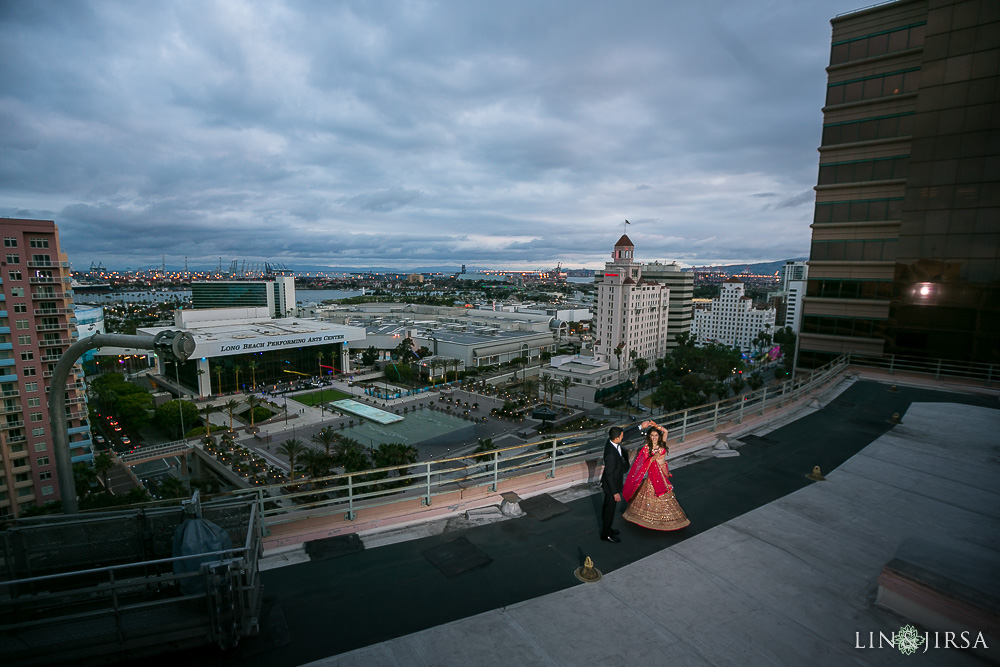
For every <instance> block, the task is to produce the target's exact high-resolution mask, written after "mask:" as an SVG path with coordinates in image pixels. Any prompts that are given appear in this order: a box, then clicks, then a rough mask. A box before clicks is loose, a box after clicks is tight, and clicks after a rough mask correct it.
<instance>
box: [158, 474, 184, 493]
mask: <svg viewBox="0 0 1000 667" xmlns="http://www.w3.org/2000/svg"><path fill="white" fill-rule="evenodd" d="M159 492H160V497H161V498H186V497H188V496H189V495H191V494H190V493H189V492H188V489H187V486H185V484H184V482H182V481H181V480H179V479H177V478H176V477H173V476H170V477H167V478H166V479H165V480H163V481H162V482H160V488H159Z"/></svg>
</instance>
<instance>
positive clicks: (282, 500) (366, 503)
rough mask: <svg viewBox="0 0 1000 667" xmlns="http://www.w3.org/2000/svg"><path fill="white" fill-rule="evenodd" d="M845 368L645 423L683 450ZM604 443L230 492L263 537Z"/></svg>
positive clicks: (596, 436)
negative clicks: (258, 519) (246, 502)
mask: <svg viewBox="0 0 1000 667" xmlns="http://www.w3.org/2000/svg"><path fill="white" fill-rule="evenodd" d="M847 367H848V357H847V356H846V355H845V356H843V357H840V358H838V359H836V360H834V361H833V362H830V363H829V364H827V365H826V366H824V367H822V368H820V369H817V370H816V371H814V372H812V373H810V374H809V375H808V376H803V377H800V378H796V379H789V380H786V381H785V382H782V383H781V384H780V385H778V386H776V387H763V388H761V389H758V390H756V391H751V392H748V393H744V394H740V395H739V396H734V397H730V398H726V399H723V400H720V401H715V402H713V403H707V404H705V405H699V406H695V407H691V408H686V409H684V410H677V411H674V412H670V413H666V414H662V415H658V416H654V417H652V418H653V419H656V421H657V422H658V423H659V424H660V425H661V426H663V427H665V428H667V429H669V430H670V437H671V439H676V440H677V441H678V442H681V443H683V442H684V441H685V439H687V438H690V437H693V436H695V435H699V434H704V433H705V432H714V431H717V430H718V429H720V428H722V427H724V426H727V425H738V424H741V423H743V421H744V420H745V419H749V418H750V417H756V416H759V415H763V414H765V412H766V411H767V410H768V409H772V408H781V407H784V406H785V405H786V404H788V403H792V402H794V401H797V400H799V399H801V398H803V397H805V396H806V395H808V394H810V393H812V392H814V391H815V390H816V389H817V388H819V387H820V386H823V385H825V384H828V383H830V382H831V381H832V380H834V379H836V378H837V377H839V376H840V375H841V374H842V373H843V372H844V370H845V369H846V368H847ZM605 437H606V431H605V429H604V428H603V427H602V428H600V429H593V430H589V431H577V432H570V433H563V434H561V435H554V436H552V437H548V438H542V439H539V440H536V441H533V442H529V443H525V444H519V445H515V446H512V447H505V448H497V449H494V450H490V451H488V452H476V453H470V454H465V455H462V456H456V457H452V458H446V459H438V460H434V461H426V462H423V463H418V464H409V465H397V466H389V467H385V468H378V469H374V470H366V471H363V472H353V473H344V474H338V475H329V476H325V477H320V478H316V479H304V478H303V479H300V480H293V481H289V482H283V483H280V484H271V485H268V486H261V487H256V488H253V489H248V490H243V491H235V492H232V493H236V494H241V493H243V494H255V495H256V497H257V500H258V502H259V503H260V504H261V516H262V518H263V521H264V530H265V535H266V534H268V527H270V526H276V525H280V524H287V523H292V522H296V521H301V520H304V519H313V518H317V517H322V516H331V515H342V516H343V517H344V519H346V520H348V521H353V520H354V519H356V518H357V512H358V510H359V509H362V508H374V507H379V506H384V505H391V504H394V503H400V502H412V501H414V500H417V499H419V500H420V502H421V504H423V505H427V506H429V505H431V504H432V503H433V502H434V499H435V498H436V497H438V496H441V495H444V494H450V493H453V492H455V491H456V490H459V489H469V488H475V487H488V490H489V491H491V492H498V491H499V490H500V487H501V485H513V484H515V483H516V481H517V480H518V479H519V478H522V477H525V476H528V475H535V474H538V473H540V472H544V473H545V474H546V475H547V476H549V477H552V478H555V477H557V476H558V474H559V471H560V469H562V468H565V467H567V466H575V465H578V464H579V463H580V462H581V461H587V460H590V459H593V458H594V457H595V456H599V455H600V454H601V452H602V451H603V447H604V439H605ZM470 459H472V460H473V462H472V463H470V462H469V461H470Z"/></svg>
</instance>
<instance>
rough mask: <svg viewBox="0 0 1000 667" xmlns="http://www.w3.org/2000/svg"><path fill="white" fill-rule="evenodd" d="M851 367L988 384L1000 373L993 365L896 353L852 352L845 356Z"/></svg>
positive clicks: (891, 373)
mask: <svg viewBox="0 0 1000 667" xmlns="http://www.w3.org/2000/svg"><path fill="white" fill-rule="evenodd" d="M847 357H848V360H849V361H848V362H849V363H850V364H851V365H852V366H861V367H864V368H878V369H881V370H885V371H888V373H889V374H890V375H894V374H896V373H916V374H918V375H931V376H933V377H934V379H941V378H943V377H950V378H963V379H968V380H974V381H977V382H983V383H985V384H986V386H987V387H989V386H991V385H992V384H993V381H994V379H997V378H998V376H1000V368H998V367H997V365H996V364H985V363H979V362H975V361H954V360H951V359H924V358H921V357H909V356H904V355H898V354H887V355H872V354H858V353H857V352H851V353H849V354H848V355H847Z"/></svg>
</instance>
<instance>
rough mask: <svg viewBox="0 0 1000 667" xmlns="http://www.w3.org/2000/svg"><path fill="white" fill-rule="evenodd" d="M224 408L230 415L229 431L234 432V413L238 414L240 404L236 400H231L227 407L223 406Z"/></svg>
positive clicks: (227, 402) (226, 404)
mask: <svg viewBox="0 0 1000 667" xmlns="http://www.w3.org/2000/svg"><path fill="white" fill-rule="evenodd" d="M222 407H223V408H225V410H226V412H228V413H229V430H230V431H232V430H233V413H234V412H236V410H237V408H239V407H240V402H239V401H237V400H236V399H235V398H231V399H229V400H228V401H226V403H225V405H223V406H222Z"/></svg>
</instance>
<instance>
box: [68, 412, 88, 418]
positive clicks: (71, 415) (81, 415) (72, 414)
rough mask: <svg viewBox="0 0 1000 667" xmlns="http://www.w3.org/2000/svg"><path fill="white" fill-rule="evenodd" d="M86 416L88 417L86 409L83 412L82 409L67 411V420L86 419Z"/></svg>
mask: <svg viewBox="0 0 1000 667" xmlns="http://www.w3.org/2000/svg"><path fill="white" fill-rule="evenodd" d="M86 418H87V412H86V411H82V412H81V411H77V412H67V413H66V419H67V420H69V419H86Z"/></svg>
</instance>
